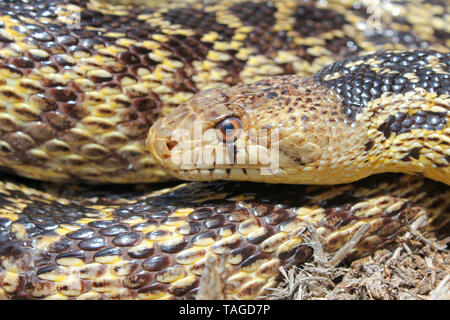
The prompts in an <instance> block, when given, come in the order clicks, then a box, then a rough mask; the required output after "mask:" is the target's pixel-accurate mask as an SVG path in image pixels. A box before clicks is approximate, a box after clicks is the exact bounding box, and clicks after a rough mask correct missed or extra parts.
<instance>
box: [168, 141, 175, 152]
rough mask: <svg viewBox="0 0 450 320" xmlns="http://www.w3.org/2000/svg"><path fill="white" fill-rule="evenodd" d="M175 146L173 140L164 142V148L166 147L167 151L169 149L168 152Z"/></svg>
mask: <svg viewBox="0 0 450 320" xmlns="http://www.w3.org/2000/svg"><path fill="white" fill-rule="evenodd" d="M177 144H178V142H177V141H174V140H169V141H167V142H166V146H167V149H169V151H170V150H172V149H173V148H175V146H176V145H177Z"/></svg>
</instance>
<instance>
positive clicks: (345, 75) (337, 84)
mask: <svg viewBox="0 0 450 320" xmlns="http://www.w3.org/2000/svg"><path fill="white" fill-rule="evenodd" d="M361 59H362V63H357V62H358V61H359V60H361ZM432 59H438V61H439V63H440V64H441V65H442V67H443V68H444V70H445V69H447V70H448V67H449V66H450V54H449V53H439V52H436V51H413V52H407V51H405V52H400V53H399V52H383V53H375V54H371V55H367V56H364V57H362V58H359V57H352V58H349V59H345V60H342V61H339V62H337V63H334V64H332V65H330V66H328V67H325V68H324V69H322V70H321V71H319V72H318V73H317V74H316V75H315V76H314V78H315V80H317V81H319V82H320V83H322V84H324V85H326V86H328V87H329V88H331V89H334V90H336V92H337V93H338V94H339V95H340V96H341V97H342V98H343V108H344V109H343V112H344V114H345V115H346V117H347V118H348V119H354V118H355V116H356V115H357V114H358V113H359V112H360V110H361V108H364V107H366V106H367V104H368V103H369V101H373V100H375V99H377V98H379V97H380V96H381V95H382V94H383V93H385V92H390V93H394V94H404V93H406V92H408V91H413V90H415V89H416V88H424V89H425V90H427V91H428V92H436V94H437V95H443V94H449V93H450V91H449V90H450V75H449V74H448V72H447V73H446V72H437V71H435V70H433V69H432V68H430V67H428V66H427V65H429V63H430V62H429V61H431V60H432ZM368 60H375V61H376V62H372V63H369V61H368ZM335 73H337V74H338V77H336V78H334V79H331V80H325V78H326V76H331V75H333V74H335ZM406 74H413V75H414V77H413V78H409V77H408V78H407V77H405V76H404V75H406ZM412 79H414V80H412ZM433 126H434V125H433ZM394 131H396V130H394Z"/></svg>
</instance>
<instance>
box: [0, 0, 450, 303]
mask: <svg viewBox="0 0 450 320" xmlns="http://www.w3.org/2000/svg"><path fill="white" fill-rule="evenodd" d="M377 8H378V9H380V8H381V9H383V8H384V9H385V10H387V12H384V11H381V12H380V11H376V9H377ZM377 8H375V7H374V6H373V4H372V3H371V2H370V1H357V2H356V1H355V2H354V1H334V0H333V1H332V0H330V1H319V2H314V1H292V0H283V1H272V2H270V1H256V0H253V1H227V0H225V1H186V2H176V1H169V2H167V3H163V4H158V5H156V6H140V5H125V4H117V5H116V4H107V3H104V2H99V1H95V0H80V1H76V0H73V1H69V0H61V1H45V0H44V1H35V0H22V1H14V2H10V1H0V44H1V45H0V166H1V167H2V169H3V170H4V172H5V173H2V176H1V180H0V298H2V299H21V298H22V299H23V298H27V299H179V298H195V296H196V294H197V291H198V286H199V283H200V277H201V275H202V271H203V268H204V266H205V261H206V259H207V257H213V258H214V259H215V260H216V261H217V262H218V261H219V260H221V259H226V267H227V274H228V276H227V279H226V286H225V288H224V290H225V292H224V293H225V295H226V297H227V298H236V299H251V298H255V297H258V296H262V295H264V294H266V293H267V292H268V289H269V288H273V287H274V286H276V284H277V283H278V281H279V280H280V274H279V267H280V266H284V267H289V266H292V265H298V264H301V263H303V262H306V261H310V260H311V259H312V257H313V249H312V248H311V246H310V245H309V244H308V239H309V238H310V237H311V234H310V230H309V229H307V228H306V227H305V222H306V221H308V222H311V223H312V224H313V225H314V226H315V228H316V230H317V231H318V233H319V234H320V236H321V237H322V239H323V244H324V248H325V250H326V251H327V252H329V253H331V252H334V251H336V250H337V249H339V248H340V247H342V246H343V245H344V244H345V243H346V242H347V241H348V240H349V238H350V237H351V236H352V235H354V234H355V233H356V232H357V230H359V229H360V228H361V226H362V225H364V224H369V225H370V229H369V230H368V231H367V233H366V234H365V235H364V238H363V239H362V240H361V241H360V242H359V243H358V244H357V245H356V246H355V247H354V248H353V249H352V251H351V253H350V257H352V256H355V257H356V256H361V255H364V254H367V253H368V252H370V251H373V250H375V249H377V248H381V247H383V246H385V245H386V244H388V243H390V242H392V241H393V240H394V239H395V238H396V236H397V235H399V234H401V233H403V232H404V231H405V229H406V227H405V225H406V224H407V223H408V222H411V221H412V220H415V219H417V218H418V217H421V216H425V217H426V220H427V224H426V226H425V228H424V229H425V230H437V229H444V230H448V227H449V225H450V224H449V221H450V219H449V218H450V189H449V187H448V184H449V169H448V168H449V162H450V153H449V150H450V149H449V145H450V127H449V124H448V120H449V115H448V114H449V90H450V88H449V78H450V77H449V64H450V56H449V53H448V46H449V42H450V39H449V34H450V33H449V32H450V31H449V29H448V25H449V19H450V16H449V13H448V6H447V4H446V2H445V1H438V0H433V1H429V2H425V1H408V2H400V1H399V2H397V1H393V2H389V3H388V4H383V3H382V4H381V5H379V6H378V7H377ZM399 50H402V51H399ZM375 51H379V52H377V53H373V52H375ZM336 61H337V62H336ZM271 76H275V77H271ZM268 77H271V78H268ZM255 81H258V82H256V83H254V82H255ZM198 92H200V93H198ZM197 93H198V94H197ZM180 105H181V106H180ZM176 107H178V108H176ZM174 108H176V110H175V111H174V112H172V110H173V109H174ZM166 116H167V117H166ZM196 119H201V120H204V121H205V122H206V123H207V125H209V127H207V128H205V130H207V129H208V128H214V129H215V132H221V130H222V129H223V130H225V129H230V128H231V129H232V130H231V131H233V134H234V132H238V133H239V134H236V135H235V136H233V134H232V135H231V137H232V139H229V136H228V135H227V134H226V135H223V136H220V135H216V136H214V137H213V138H214V139H212V140H208V141H209V142H210V143H215V144H216V145H217V144H221V145H225V146H226V148H225V149H226V150H231V149H230V148H228V147H229V146H231V148H233V149H234V150H236V145H237V144H238V142H239V141H240V139H250V137H249V136H248V135H247V131H248V130H247V129H249V128H254V127H256V128H264V129H267V130H274V128H275V127H277V128H279V129H280V159H279V160H280V162H279V163H280V169H281V171H280V172H279V173H278V174H272V175H269V176H267V175H266V176H263V175H260V174H258V173H257V170H256V169H258V168H259V165H260V164H255V165H254V166H253V167H252V166H250V167H242V166H241V167H230V166H228V165H226V166H218V165H217V161H213V164H208V165H207V166H206V167H205V165H204V164H203V166H200V165H199V163H198V161H197V160H196V161H197V162H195V161H194V163H192V164H190V166H188V167H181V168H180V167H179V166H177V165H176V164H174V163H172V162H171V161H172V160H173V158H171V157H170V156H169V155H168V152H169V151H170V152H171V151H174V150H177V146H181V145H183V144H184V142H186V141H184V142H183V141H176V142H174V141H172V140H171V134H172V133H173V131H174V129H176V128H180V127H183V128H184V129H186V130H187V131H188V132H189V131H193V130H194V127H193V123H194V122H195V120H196ZM330 123H331V125H330ZM152 124H155V125H154V126H153V127H152V129H150V127H151V126H152ZM294 127H295V128H296V129H295V130H294V129H293V128H294ZM236 128H238V129H242V130H236ZM299 128H301V130H299ZM217 129H218V130H217ZM149 130H150V131H149ZM333 130H334V131H333ZM149 132H150V133H149ZM205 132H206V131H205ZM147 136H148V139H147ZM146 139H147V143H148V147H149V149H150V151H151V152H152V153H153V155H155V157H152V156H151V154H150V153H149V152H148V150H147V147H146ZM211 141H213V142H211ZM283 143H285V144H283ZM227 155H228V154H227ZM228 156H229V155H228ZM214 159H216V158H214ZM216 160H217V159H216ZM159 163H161V164H163V165H164V166H166V167H167V170H169V171H170V172H172V173H173V174H175V175H176V176H178V177H180V178H183V179H188V180H191V179H199V180H215V179H231V180H252V181H266V182H277V183H279V182H289V183H304V184H307V185H289V184H286V185H274V184H261V183H252V182H224V181H217V182H191V183H184V184H180V185H177V186H175V187H170V188H165V189H159V190H158V188H161V185H160V184H156V185H152V184H146V185H139V184H137V183H144V182H145V183H147V182H164V181H168V180H170V177H169V175H167V174H166V171H164V170H163V169H162V168H161V167H160V166H159ZM299 168H300V169H299ZM322 168H324V169H323V170H322ZM386 172H402V173H410V174H414V175H403V174H398V173H397V174H396V173H386ZM13 173H14V174H18V175H21V176H23V177H26V178H21V177H17V176H14V175H12V174H13ZM374 173H377V175H372V174H374ZM27 178H32V179H36V180H41V181H51V182H38V181H36V180H29V179H27ZM271 179H272V180H271ZM359 179H362V180H359ZM355 180H359V181H355ZM55 182H56V183H55ZM349 182H351V183H349ZM63 183H72V184H71V185H69V184H63ZM74 183H75V185H73V184H74ZM81 183H89V184H91V185H84V184H81ZM98 183H100V184H99V185H95V184H98ZM103 183H133V185H131V184H127V185H121V186H112V185H105V184H103ZM311 184H325V185H311ZM334 184H336V185H334ZM124 186H126V187H125V188H124Z"/></svg>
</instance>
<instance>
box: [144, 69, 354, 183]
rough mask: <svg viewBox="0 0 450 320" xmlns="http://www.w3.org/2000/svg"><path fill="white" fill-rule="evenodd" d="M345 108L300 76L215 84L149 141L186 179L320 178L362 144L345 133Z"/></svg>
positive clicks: (156, 128)
mask: <svg viewBox="0 0 450 320" xmlns="http://www.w3.org/2000/svg"><path fill="white" fill-rule="evenodd" d="M339 107H340V101H339V100H338V98H337V96H336V95H333V94H332V93H330V92H329V90H328V89H327V88H324V87H321V86H320V85H319V84H317V83H315V82H314V80H313V79H311V78H300V77H297V76H281V77H273V78H268V79H265V80H261V81H259V82H256V83H254V84H248V85H244V84H240V85H237V86H234V87H231V88H228V89H210V90H207V91H203V92H200V93H198V94H196V95H194V96H193V97H192V98H191V99H190V100H188V101H187V102H185V103H184V104H182V105H180V106H179V107H178V108H176V109H175V110H174V111H173V112H172V113H170V114H169V115H168V116H166V117H165V118H161V119H159V120H158V121H156V122H155V123H154V125H153V126H152V127H151V129H150V131H149V134H148V137H147V146H148V148H149V150H150V152H151V153H152V154H153V155H154V157H155V158H156V159H157V161H158V162H159V163H160V164H162V165H163V166H164V167H165V168H166V170H167V171H168V172H169V173H171V174H172V175H174V176H176V177H178V178H181V179H185V180H217V179H225V180H228V179H231V180H250V181H265V182H275V183H277V182H287V183H317V182H316V181H317V180H316V179H317V170H311V169H310V167H314V168H316V167H319V164H321V162H320V161H324V160H325V161H326V160H327V159H330V157H332V156H333V154H336V153H342V152H344V151H348V150H351V149H352V148H354V147H355V145H356V146H358V145H360V144H361V143H360V141H356V140H355V139H353V138H347V136H350V135H351V136H356V135H354V134H353V132H351V131H352V130H353V131H354V129H355V126H353V129H352V126H351V124H349V123H345V115H344V114H343V113H342V112H340V111H339ZM359 136H360V137H361V136H362V135H361V134H360V135H359ZM322 164H323V163H322ZM311 171H313V172H312V173H311Z"/></svg>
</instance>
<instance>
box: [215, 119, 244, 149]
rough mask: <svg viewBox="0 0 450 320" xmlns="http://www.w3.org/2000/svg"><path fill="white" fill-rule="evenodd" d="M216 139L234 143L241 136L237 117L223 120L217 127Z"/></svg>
mask: <svg viewBox="0 0 450 320" xmlns="http://www.w3.org/2000/svg"><path fill="white" fill-rule="evenodd" d="M216 129H217V137H218V138H219V139H220V140H221V141H222V142H227V143H228V142H234V141H236V139H237V138H239V135H240V134H241V129H242V122H241V119H239V118H237V117H231V118H227V119H225V120H223V121H222V122H220V123H219V124H218V125H217V126H216Z"/></svg>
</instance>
